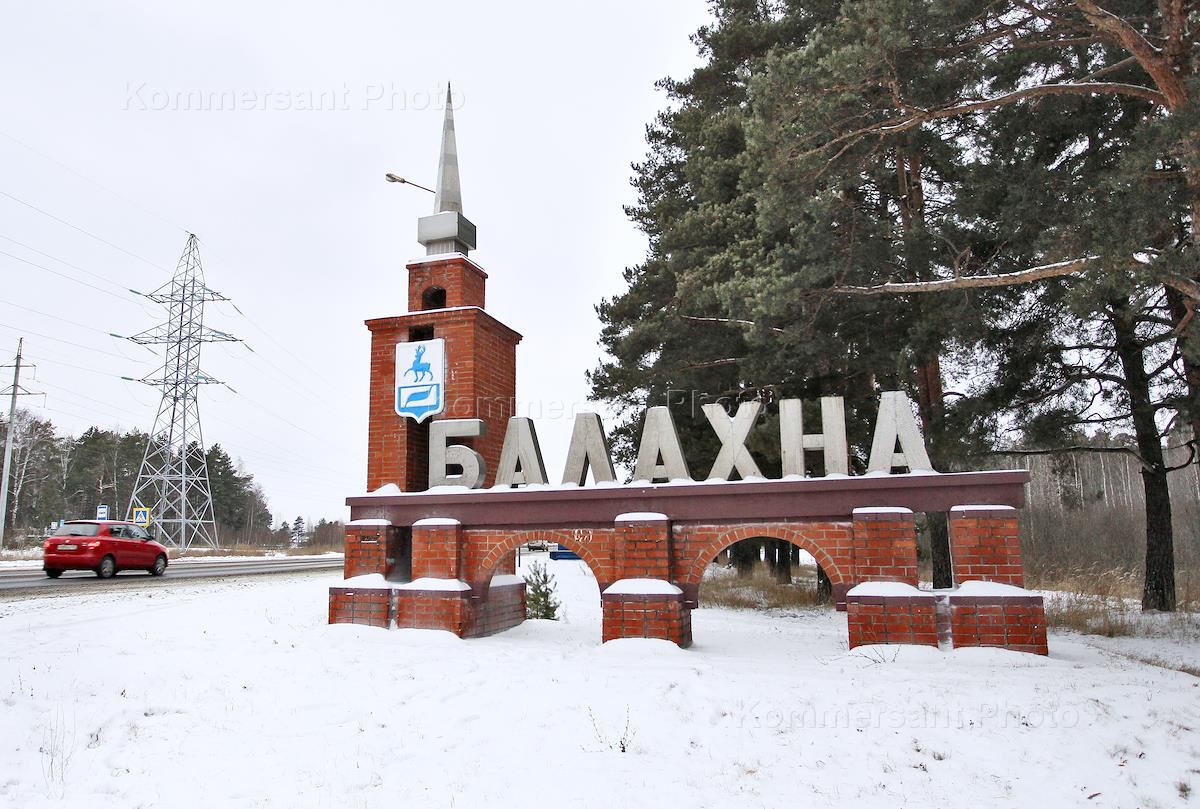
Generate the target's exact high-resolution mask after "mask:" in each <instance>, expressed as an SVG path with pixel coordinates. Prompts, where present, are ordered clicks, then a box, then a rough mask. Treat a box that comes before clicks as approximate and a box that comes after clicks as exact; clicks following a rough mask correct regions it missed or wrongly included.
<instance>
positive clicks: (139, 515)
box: [133, 508, 150, 528]
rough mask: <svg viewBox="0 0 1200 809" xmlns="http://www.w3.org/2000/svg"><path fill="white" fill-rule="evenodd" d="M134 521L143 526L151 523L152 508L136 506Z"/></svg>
mask: <svg viewBox="0 0 1200 809" xmlns="http://www.w3.org/2000/svg"><path fill="white" fill-rule="evenodd" d="M133 521H134V522H135V523H137V524H138V525H140V526H142V527H143V528H145V527H146V526H147V525H149V524H150V509H148V508H135V509H134V510H133Z"/></svg>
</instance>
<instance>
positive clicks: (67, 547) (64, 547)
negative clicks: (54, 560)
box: [58, 545, 79, 551]
mask: <svg viewBox="0 0 1200 809" xmlns="http://www.w3.org/2000/svg"><path fill="white" fill-rule="evenodd" d="M78 547H79V546H78V545H59V546H58V549H59V550H60V551H73V550H75V549H76V548H78Z"/></svg>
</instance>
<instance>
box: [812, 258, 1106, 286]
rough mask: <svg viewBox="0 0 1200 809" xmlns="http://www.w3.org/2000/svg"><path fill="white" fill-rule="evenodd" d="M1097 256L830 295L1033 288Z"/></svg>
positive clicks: (903, 282)
mask: <svg viewBox="0 0 1200 809" xmlns="http://www.w3.org/2000/svg"><path fill="white" fill-rule="evenodd" d="M1097 258H1098V257H1097V256H1088V257H1086V258H1076V259H1070V260H1068V261H1058V262H1055V263H1053V264H1043V265H1041V266H1039V267H1030V268H1029V269H1027V270H1017V271H1016V272H1009V273H1000V274H999V275H963V276H959V277H957V278H944V279H940V280H937V281H902V282H888V283H886V284H875V285H873V286H847V285H844V284H839V285H837V286H832V287H829V291H830V292H836V293H838V294H840V295H909V294H913V293H929V292H948V291H951V290H955V289H976V288H980V287H1006V286H1016V285H1019V284H1029V283H1032V282H1034V281H1043V280H1045V279H1047V278H1060V277H1062V276H1064V275H1071V274H1073V273H1075V272H1077V271H1079V270H1081V269H1083V268H1084V267H1085V266H1086V265H1087V264H1089V263H1090V262H1092V261H1095V260H1096V259H1097Z"/></svg>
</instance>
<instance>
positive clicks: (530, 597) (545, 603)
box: [525, 562, 559, 621]
mask: <svg viewBox="0 0 1200 809" xmlns="http://www.w3.org/2000/svg"><path fill="white" fill-rule="evenodd" d="M558 607H559V602H558V599H557V598H555V596H554V576H552V575H551V574H550V569H549V568H548V567H547V566H546V565H545V564H543V563H541V562H534V563H533V564H531V565H530V566H529V572H528V573H526V574H525V617H526V618H538V619H544V620H549V621H556V620H558Z"/></svg>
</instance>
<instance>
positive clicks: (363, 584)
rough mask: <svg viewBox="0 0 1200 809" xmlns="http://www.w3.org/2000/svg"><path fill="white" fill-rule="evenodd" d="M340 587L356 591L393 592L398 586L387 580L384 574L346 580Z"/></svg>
mask: <svg viewBox="0 0 1200 809" xmlns="http://www.w3.org/2000/svg"><path fill="white" fill-rule="evenodd" d="M338 586H339V587H348V588H353V589H355V590H391V589H392V588H393V587H395V586H396V585H395V583H394V582H390V581H388V580H387V579H385V578H384V577H383V574H382V573H366V574H364V575H362V576H354V577H353V578H349V579H346V580H345V581H343V582H342V583H341V584H340V585H338Z"/></svg>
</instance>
